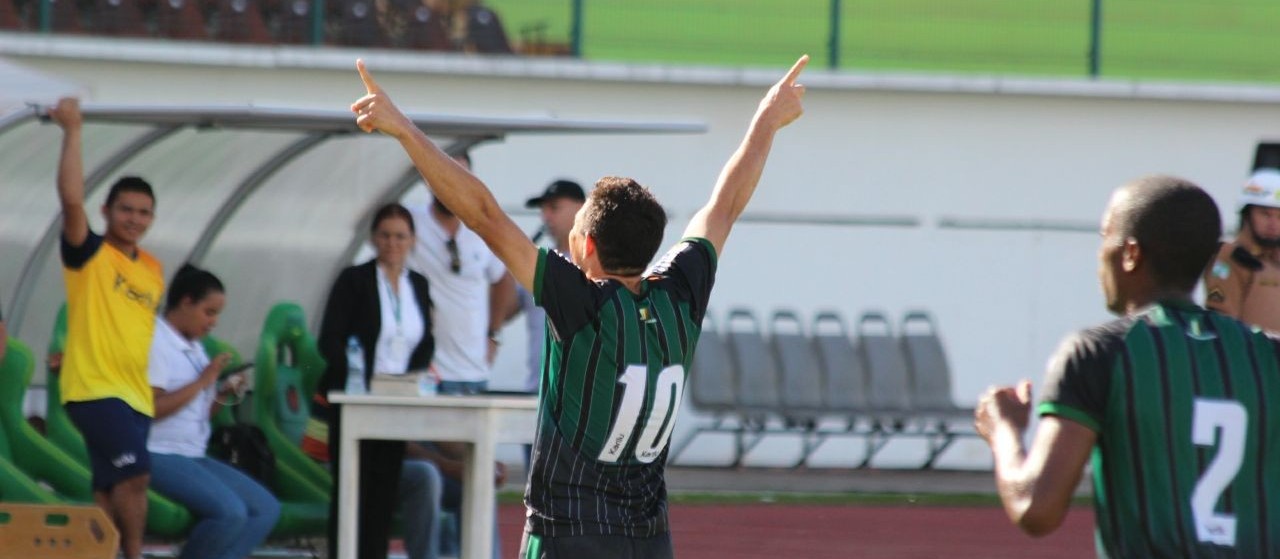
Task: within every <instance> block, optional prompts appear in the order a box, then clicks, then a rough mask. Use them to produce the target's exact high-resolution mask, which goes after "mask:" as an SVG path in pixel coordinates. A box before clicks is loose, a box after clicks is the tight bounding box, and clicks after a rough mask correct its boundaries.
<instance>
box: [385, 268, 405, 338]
mask: <svg viewBox="0 0 1280 559" xmlns="http://www.w3.org/2000/svg"><path fill="white" fill-rule="evenodd" d="M399 279H400V278H396V280H397V281H399ZM383 283H385V284H386V286H387V297H389V298H390V299H391V314H392V316H394V317H395V319H396V328H397V329H399V327H400V324H401V320H400V294H399V292H397V291H395V290H393V289H391V279H390V278H386V277H384V278H383Z"/></svg>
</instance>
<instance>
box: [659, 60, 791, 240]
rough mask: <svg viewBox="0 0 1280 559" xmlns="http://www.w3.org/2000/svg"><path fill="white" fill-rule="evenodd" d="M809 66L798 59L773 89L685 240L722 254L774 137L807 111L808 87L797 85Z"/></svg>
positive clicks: (756, 181)
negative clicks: (705, 242) (804, 104)
mask: <svg viewBox="0 0 1280 559" xmlns="http://www.w3.org/2000/svg"><path fill="white" fill-rule="evenodd" d="M808 63H809V55H807V54H806V55H804V56H801V57H800V60H797V61H796V63H795V65H794V66H792V67H791V70H790V71H789V72H787V75H785V76H783V77H782V79H781V80H778V83H775V84H773V87H771V88H769V92H768V93H766V94H765V96H764V99H761V100H760V106H759V107H758V108H757V109H756V114H755V116H754V117H752V119H751V125H750V126H749V127H747V135H746V136H745V137H744V138H743V139H742V144H741V145H739V146H738V150H737V151H735V152H733V156H731V157H730V158H729V161H728V163H725V165H724V169H723V170H721V171H720V178H719V179H718V180H717V181H716V187H715V190H713V191H712V192H711V199H710V200H708V201H707V205H705V206H703V207H702V209H701V210H698V212H697V213H696V214H694V216H693V218H692V219H691V220H689V226H688V227H687V228H686V229H685V231H684V236H685V237H702V238H704V239H707V240H708V241H711V244H712V245H714V246H715V248H716V254H717V255H719V254H720V253H721V251H722V250H723V249H724V242H725V240H726V239H728V238H729V230H730V229H732V228H733V223H734V222H735V221H737V220H738V216H740V215H742V210H744V209H746V207H747V202H749V201H750V200H751V195H752V194H753V193H755V191H756V183H758V182H760V174H761V173H763V172H764V162H765V160H767V159H768V158H769V150H770V149H771V148H772V147H773V136H774V134H776V133H777V132H778V130H780V129H782V127H784V126H786V125H788V124H791V123H792V122H793V121H795V120H796V119H797V118H800V115H801V113H803V112H804V108H803V107H802V106H801V105H800V99H801V98H802V97H804V86H803V85H800V84H798V83H796V78H797V77H799V76H800V72H801V71H802V70H804V67H805V65H807V64H808Z"/></svg>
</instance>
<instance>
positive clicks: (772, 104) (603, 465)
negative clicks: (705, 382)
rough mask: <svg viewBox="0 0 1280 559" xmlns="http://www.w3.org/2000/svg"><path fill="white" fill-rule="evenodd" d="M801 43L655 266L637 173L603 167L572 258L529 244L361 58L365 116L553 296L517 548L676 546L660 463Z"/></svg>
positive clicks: (575, 554)
mask: <svg viewBox="0 0 1280 559" xmlns="http://www.w3.org/2000/svg"><path fill="white" fill-rule="evenodd" d="M808 60H809V58H808V56H803V57H801V58H800V59H799V60H798V61H797V62H796V64H795V65H794V66H793V67H792V68H791V70H790V71H788V72H787V74H786V75H785V76H784V77H783V78H782V79H781V80H779V81H778V82H777V83H776V84H774V86H773V87H772V88H770V89H769V92H768V93H767V94H766V95H765V97H764V99H763V100H761V102H760V105H759V107H758V108H757V110H756V113H755V116H754V117H753V118H752V120H751V123H750V126H749V127H748V129H747V133H746V136H745V138H743V140H742V143H741V145H740V146H739V147H738V149H737V151H735V152H734V154H733V155H732V156H731V157H730V159H729V161H728V163H726V165H725V167H724V170H723V171H722V172H721V174H720V177H719V179H718V181H717V183H716V185H715V188H714V190H713V191H712V193H711V199H710V200H709V201H708V202H707V204H706V206H704V207H703V208H702V209H701V210H699V211H698V212H697V214H695V215H694V217H693V219H692V220H691V221H690V223H689V225H688V228H687V229H686V230H685V234H684V238H683V239H682V240H681V241H680V242H679V243H677V244H676V246H675V247H673V248H672V249H671V250H670V251H668V252H667V254H666V255H665V256H664V257H663V258H662V259H661V260H660V261H659V262H658V264H656V265H655V266H653V267H649V262H650V261H651V260H652V259H653V256H654V255H655V254H656V253H657V250H658V248H659V245H660V244H661V242H662V232H663V229H664V227H665V226H666V214H665V213H664V211H663V209H662V207H661V206H660V205H659V204H658V202H657V200H656V199H655V198H654V197H653V195H652V194H651V193H650V192H649V191H648V189H646V188H644V187H643V186H640V184H638V183H637V182H636V181H634V180H632V179H627V178H621V177H605V178H603V179H600V181H599V182H597V183H596V188H595V189H594V190H593V191H592V192H591V194H590V195H589V196H588V198H587V201H586V204H585V205H583V207H582V209H581V210H580V211H579V212H578V214H577V216H576V218H575V220H574V226H573V229H572V231H571V232H570V235H569V244H570V252H571V254H572V256H573V262H574V263H577V265H575V264H574V263H571V262H570V261H569V260H567V259H565V258H563V257H561V256H559V255H557V254H555V253H554V252H550V251H547V250H545V249H538V248H537V247H536V246H534V244H533V243H532V242H530V241H529V238H528V237H526V236H525V235H524V233H523V232H522V231H521V230H520V229H519V228H518V227H517V226H516V225H515V223H514V222H512V221H511V219H510V218H509V217H508V216H507V215H506V214H504V213H503V211H502V209H501V207H500V206H499V205H498V203H497V201H496V200H495V199H494V197H493V195H492V193H490V192H489V190H488V188H487V187H486V186H485V185H484V184H483V183H482V182H480V180H479V179H477V178H476V177H475V176H473V175H471V173H469V172H467V171H466V170H465V169H463V168H462V167H461V166H459V165H458V164H457V163H455V162H454V161H453V160H452V159H451V158H450V157H449V156H448V155H446V154H445V153H444V152H443V151H441V150H440V149H439V148H438V147H436V146H435V144H433V143H432V142H431V141H430V140H429V139H428V138H427V136H426V134H425V133H424V132H423V131H421V130H419V129H418V128H417V127H416V126H414V124H413V123H412V121H410V120H409V119H408V118H407V117H405V116H404V114H403V113H401V112H400V110H399V109H398V108H397V107H396V106H395V104H394V103H392V101H391V99H390V98H389V97H388V96H387V94H386V92H384V91H383V90H382V88H381V87H379V86H378V84H377V83H375V82H374V80H373V77H372V76H371V75H370V74H369V72H368V71H367V70H366V69H365V67H364V63H363V62H362V61H357V62H356V66H357V68H358V70H359V72H360V77H361V79H362V80H363V81H364V85H365V88H366V92H367V94H366V95H365V96H363V97H361V98H360V99H359V100H357V101H356V102H355V103H353V104H352V105H351V110H352V111H353V112H354V113H355V114H356V115H357V116H356V123H357V124H358V125H359V126H360V128H361V129H363V130H365V131H366V132H372V131H374V130H378V131H381V132H383V133H385V134H387V135H389V136H392V137H393V138H395V139H397V140H398V141H399V142H400V144H401V146H402V147H403V148H404V150H405V151H406V152H407V153H408V155H409V157H410V159H412V160H413V163H414V165H415V166H416V167H417V168H418V171H419V172H420V173H422V176H423V178H424V179H425V180H426V183H427V184H428V185H430V188H431V190H432V193H433V194H434V195H435V196H436V198H437V199H439V200H440V201H441V202H442V203H444V204H445V205H446V206H448V207H449V208H450V209H451V210H453V213H454V214H455V215H457V216H458V217H459V218H460V219H461V220H462V221H463V223H464V224H466V226H467V227H469V228H471V229H472V230H473V231H475V232H476V233H478V234H479V235H480V237H481V238H483V239H484V241H485V243H486V244H488V245H489V248H490V249H492V250H493V252H494V253H495V254H496V255H497V256H498V257H499V258H500V259H502V261H503V263H505V264H506V265H507V268H508V269H509V270H510V271H511V273H512V275H513V276H514V277H515V278H516V281H518V282H520V284H521V285H523V286H524V287H525V288H526V289H528V290H529V291H530V292H531V293H533V295H534V298H535V302H536V303H537V304H538V305H539V306H541V307H543V308H544V309H545V310H546V311H547V338H548V339H549V340H550V343H549V344H548V346H547V354H546V355H545V356H544V359H543V369H542V376H541V392H540V393H541V402H540V405H539V425H538V433H537V438H536V441H535V443H534V450H533V460H532V462H533V466H532V471H531V473H530V477H529V484H528V487H527V489H526V491H525V504H526V506H527V507H528V509H529V510H528V521H527V523H526V525H525V538H524V542H523V545H522V550H521V557H524V558H528V559H554V558H581V557H637V558H662V557H671V556H672V555H673V551H672V545H671V537H670V533H669V531H668V524H667V493H666V482H665V477H664V468H665V464H666V458H667V443H668V438H669V436H670V434H671V430H672V428H673V426H674V424H675V420H676V415H677V412H678V410H679V405H680V402H681V398H682V392H683V388H684V384H685V377H686V375H687V371H688V367H689V364H690V363H691V361H692V357H693V350H694V348H695V347H696V346H697V341H698V335H699V333H700V331H701V324H702V317H703V314H704V313H705V312H706V305H707V299H708V298H709V297H710V294H711V287H712V285H713V283H714V279H715V270H716V260H717V258H718V256H719V255H720V254H721V252H722V250H723V248H724V243H725V240H726V239H727V238H728V236H729V231H730V229H731V228H732V227H733V224H734V222H735V221H736V220H737V218H738V216H739V215H741V213H742V211H743V209H744V208H746V205H747V202H748V201H749V200H750V199H751V195H752V193H753V192H754V191H755V188H756V184H757V182H759V179H760V175H761V173H762V172H763V170H764V165H765V160H766V159H767V158H768V155H769V151H770V148H771V147H772V145H773V139H774V135H775V134H776V133H777V131H778V130H779V129H781V128H782V127H784V126H786V125H787V124H790V123H791V122H792V121H794V120H796V119H797V118H799V117H800V115H801V113H802V111H803V109H802V107H801V102H800V101H801V98H802V97H803V95H804V86H803V85H800V84H797V83H796V78H797V77H798V76H799V75H800V72H801V71H802V70H803V69H804V67H805V65H806V64H807V63H808Z"/></svg>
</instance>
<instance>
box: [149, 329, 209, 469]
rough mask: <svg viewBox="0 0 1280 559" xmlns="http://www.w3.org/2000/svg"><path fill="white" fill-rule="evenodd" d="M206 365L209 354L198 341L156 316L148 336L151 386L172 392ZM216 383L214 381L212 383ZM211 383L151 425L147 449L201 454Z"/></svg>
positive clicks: (206, 431)
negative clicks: (183, 404)
mask: <svg viewBox="0 0 1280 559" xmlns="http://www.w3.org/2000/svg"><path fill="white" fill-rule="evenodd" d="M208 366H209V354H207V353H205V351H204V346H202V345H200V342H193V341H191V340H188V339H186V338H184V337H182V334H179V333H178V331H177V330H175V329H174V328H173V326H171V325H169V322H168V321H167V320H165V319H164V318H163V317H156V331H155V334H154V336H153V337H152V339H151V355H150V358H149V361H148V363H147V378H148V382H149V383H150V384H151V386H154V387H156V388H160V389H163V390H164V391H165V392H175V391H177V390H179V389H181V388H182V387H184V386H186V385H188V384H191V383H192V382H195V380H196V379H197V378H199V377H200V372H201V371H203V370H204V368H205V367H208ZM215 384H216V383H215ZM215 390H217V388H216V386H215V385H214V384H211V385H209V387H208V388H206V389H204V390H201V391H200V393H199V394H197V395H196V397H195V398H192V399H191V401H190V402H187V405H185V406H183V407H182V408H181V409H179V410H178V411H176V412H173V414H172V415H170V416H168V417H165V418H164V419H161V420H158V421H156V422H155V423H153V424H152V425H151V434H150V435H149V436H148V437H147V450H149V451H151V452H158V453H160V454H177V455H179V456H191V457H199V456H204V452H205V447H206V446H208V444H209V433H210V431H211V429H212V428H211V426H210V424H209V409H210V406H212V405H213V397H214V391H215Z"/></svg>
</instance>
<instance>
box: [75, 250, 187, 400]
mask: <svg viewBox="0 0 1280 559" xmlns="http://www.w3.org/2000/svg"><path fill="white" fill-rule="evenodd" d="M62 263H63V265H62V266H63V267H62V275H63V278H64V279H65V280H66V284H67V344H66V349H65V351H64V353H63V357H62V374H61V379H60V382H61V383H62V384H61V387H62V402H63V403H67V402H82V401H87V400H102V399H106V398H119V399H121V400H124V402H125V403H126V404H128V405H129V407H132V408H133V409H135V410H137V411H138V412H139V413H142V414H145V415H147V416H154V415H155V402H154V399H153V396H152V392H151V386H150V385H149V383H148V382H147V356H148V355H149V353H150V349H151V335H152V333H153V332H154V331H155V323H156V310H157V308H158V307H159V306H160V301H161V299H160V297H161V296H162V295H163V293H164V277H163V275H162V272H161V267H160V262H159V261H158V260H156V259H155V257H153V256H151V254H150V253H147V252H146V251H144V250H142V249H138V254H137V257H136V258H130V257H129V256H128V255H126V254H124V253H123V252H121V251H120V250H119V249H117V248H115V247H113V246H111V245H110V244H108V243H105V242H103V240H102V237H101V236H98V235H95V234H94V233H92V232H90V233H89V238H88V239H86V240H85V243H84V244H83V245H82V246H80V247H71V246H69V245H67V244H66V242H65V240H64V241H63V246H62Z"/></svg>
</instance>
